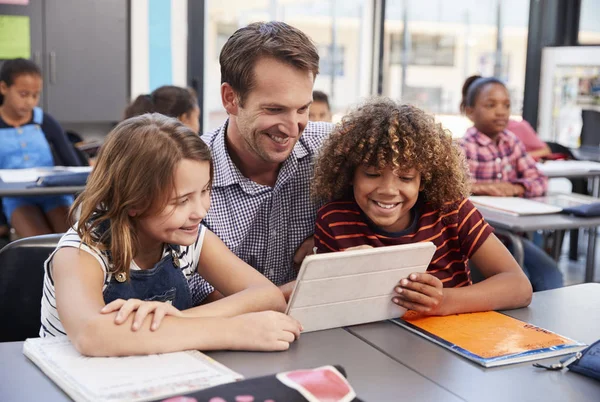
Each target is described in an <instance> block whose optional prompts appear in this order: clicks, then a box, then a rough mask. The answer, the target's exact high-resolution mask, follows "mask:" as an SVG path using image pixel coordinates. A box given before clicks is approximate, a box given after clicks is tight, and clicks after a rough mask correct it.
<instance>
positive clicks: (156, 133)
mask: <svg viewBox="0 0 600 402" xmlns="http://www.w3.org/2000/svg"><path fill="white" fill-rule="evenodd" d="M183 159H190V160H194V161H206V162H208V163H209V166H210V180H211V182H212V177H213V167H212V158H211V154H210V149H209V148H208V146H207V145H206V144H205V143H204V141H203V140H201V139H200V137H199V136H198V135H197V134H196V133H194V132H193V131H192V130H190V129H189V128H187V127H186V126H184V125H183V124H182V123H181V122H179V121H178V120H177V119H174V118H170V117H166V116H163V115H160V114H156V113H155V114H145V115H141V116H137V117H132V118H131V119H127V120H125V121H123V122H121V123H119V125H117V126H116V127H115V128H114V129H113V130H112V131H111V132H110V134H109V135H108V137H107V139H106V142H105V143H104V145H103V146H102V148H101V150H100V153H99V156H98V161H97V162H96V165H95V166H94V169H93V170H92V173H91V174H90V177H89V179H88V182H87V185H86V187H85V190H84V191H83V192H82V193H81V194H80V195H79V197H77V199H76V200H75V203H74V204H73V206H72V207H71V211H70V214H69V219H70V220H71V223H72V224H73V223H74V221H75V219H74V217H75V211H77V209H78V208H81V215H80V218H79V224H78V225H77V233H78V234H79V236H80V237H81V240H82V242H83V243H86V244H89V245H90V246H94V247H97V248H98V249H100V250H102V251H105V252H110V254H109V256H110V259H111V262H112V264H113V268H112V271H111V272H112V273H113V274H117V273H121V272H123V273H125V274H126V275H127V277H128V276H129V266H130V264H131V261H132V260H133V257H134V256H135V255H136V253H137V249H136V247H137V233H136V230H135V227H136V225H135V220H136V219H137V218H138V217H144V216H149V215H153V214H156V213H159V212H160V211H162V210H163V209H164V208H165V207H166V206H167V204H168V202H169V199H170V198H171V195H172V193H173V190H174V176H173V173H174V170H175V167H176V166H177V164H178V163H179V162H180V161H181V160H183ZM209 185H210V183H209ZM132 210H135V212H136V216H135V217H132V216H130V215H129V212H130V211H132Z"/></svg>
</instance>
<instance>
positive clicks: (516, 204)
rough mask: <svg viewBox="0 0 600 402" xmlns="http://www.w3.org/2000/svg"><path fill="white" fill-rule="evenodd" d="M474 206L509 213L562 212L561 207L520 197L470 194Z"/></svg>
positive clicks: (541, 213) (538, 213) (539, 213)
mask: <svg viewBox="0 0 600 402" xmlns="http://www.w3.org/2000/svg"><path fill="white" fill-rule="evenodd" d="M469 200H471V202H472V203H473V204H475V206H476V207H483V208H488V209H495V210H498V211H501V212H504V213H507V214H511V215H543V214H556V213H559V212H562V210H563V208H562V207H558V206H554V205H550V204H547V203H545V202H540V201H533V200H529V199H527V198H520V197H492V196H481V195H478V196H471V197H469Z"/></svg>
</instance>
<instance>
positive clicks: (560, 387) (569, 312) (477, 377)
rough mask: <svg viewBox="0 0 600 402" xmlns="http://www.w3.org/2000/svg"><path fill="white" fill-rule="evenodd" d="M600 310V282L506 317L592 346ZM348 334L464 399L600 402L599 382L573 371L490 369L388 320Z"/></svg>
mask: <svg viewBox="0 0 600 402" xmlns="http://www.w3.org/2000/svg"><path fill="white" fill-rule="evenodd" d="M598 306H600V284H598V283H587V284H581V285H575V286H570V287H565V288H560V289H554V290H547V291H544V292H536V293H534V295H533V301H532V303H531V305H530V306H529V307H527V308H522V309H517V310H511V311H504V313H505V314H507V315H509V316H512V317H515V318H518V319H520V320H524V321H527V322H530V323H532V324H534V325H537V326H540V327H542V328H545V329H548V330H551V331H554V332H556V333H559V334H561V335H563V336H566V337H569V338H572V339H575V340H578V341H580V342H585V343H587V344H591V343H592V342H594V341H596V340H598V339H599V338H600V308H599V307H598ZM349 331H350V332H351V333H353V334H354V335H356V336H358V337H360V338H361V339H363V340H364V341H366V342H368V343H370V344H371V345H373V346H374V347H376V348H377V349H379V350H381V351H382V352H384V353H386V354H387V355H388V356H390V357H392V358H394V359H395V360H396V361H398V362H399V363H402V364H404V365H406V366H408V367H410V368H411V369H413V370H415V371H416V372H417V373H419V374H421V375H423V376H425V377H427V378H429V379H431V380H432V381H434V382H435V383H436V384H438V385H440V386H441V387H443V388H445V389H446V390H448V391H450V392H451V393H453V394H454V395H457V396H458V397H460V398H462V399H463V400H465V401H491V402H493V401H535V402H538V401H544V402H550V401H570V402H577V401H582V402H583V401H585V402H591V401H599V400H600V382H599V381H597V380H593V379H591V378H588V377H585V376H582V375H580V374H576V373H572V372H570V371H569V370H563V371H546V370H543V369H537V368H535V367H533V366H532V363H531V362H528V363H520V364H513V365H508V366H501V367H495V368H485V367H482V366H479V365H477V364H475V363H473V362H471V361H469V360H467V359H465V358H463V357H461V356H459V355H457V354H455V353H453V352H451V351H449V350H447V349H445V348H443V347H441V346H438V345H436V344H434V343H433V342H430V341H428V340H426V339H425V338H422V337H421V336H419V335H416V334H414V333H412V332H410V331H408V330H406V329H404V328H402V327H400V326H398V325H396V324H393V323H391V322H389V321H383V322H378V323H373V324H365V325H359V326H354V327H350V328H349ZM558 360H560V358H557V357H555V358H550V359H545V360H542V362H544V363H547V364H551V363H555V362H557V361H558ZM407 400H408V399H407Z"/></svg>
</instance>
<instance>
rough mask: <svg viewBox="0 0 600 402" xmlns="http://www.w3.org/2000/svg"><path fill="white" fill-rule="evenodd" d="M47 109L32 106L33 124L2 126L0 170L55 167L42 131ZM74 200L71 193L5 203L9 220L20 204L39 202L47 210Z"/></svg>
mask: <svg viewBox="0 0 600 402" xmlns="http://www.w3.org/2000/svg"><path fill="white" fill-rule="evenodd" d="M43 120H44V111H43V110H42V109H40V108H39V107H35V108H33V123H29V124H25V125H23V126H21V127H8V128H1V129H0V144H1V147H0V169H25V168H36V167H52V166H54V159H53V158H52V151H51V150H50V145H49V144H48V141H47V140H46V135H45V134H44V132H43V131H42V127H41V126H42V122H43ZM71 203H73V197H72V196H62V195H58V196H41V197H39V196H38V197H5V198H3V199H2V205H3V209H4V213H5V215H6V217H7V218H8V219H9V221H10V218H11V215H12V213H13V211H14V210H15V209H17V208H18V207H20V206H21V205H38V206H40V208H42V210H43V211H44V212H48V211H51V210H52V209H54V208H56V207H59V206H62V205H66V206H69V205H71Z"/></svg>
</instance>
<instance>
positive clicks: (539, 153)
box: [460, 75, 552, 160]
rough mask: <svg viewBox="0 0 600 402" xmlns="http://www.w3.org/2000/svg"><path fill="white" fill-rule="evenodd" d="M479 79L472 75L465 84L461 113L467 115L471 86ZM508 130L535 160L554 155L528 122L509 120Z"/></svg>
mask: <svg viewBox="0 0 600 402" xmlns="http://www.w3.org/2000/svg"><path fill="white" fill-rule="evenodd" d="M479 78H481V76H480V75H472V76H470V77H469V78H467V79H466V80H465V83H464V84H463V87H462V101H461V102H460V111H461V113H465V109H466V105H465V99H466V98H467V91H468V90H469V86H470V85H471V84H472V83H473V82H474V81H475V80H477V79H479ZM506 129H507V130H508V131H510V132H512V133H513V134H514V135H516V136H517V137H518V138H519V139H520V140H521V142H523V145H525V150H526V151H527V153H528V154H529V155H531V157H533V159H535V160H539V159H541V158H543V157H546V156H550V154H551V153H552V151H551V150H550V147H549V146H548V144H546V143H545V142H544V141H542V140H541V139H540V137H538V135H537V133H536V132H535V130H534V129H533V127H531V124H529V123H528V122H527V121H526V120H521V121H517V120H511V119H509V120H508V124H507V125H506Z"/></svg>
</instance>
